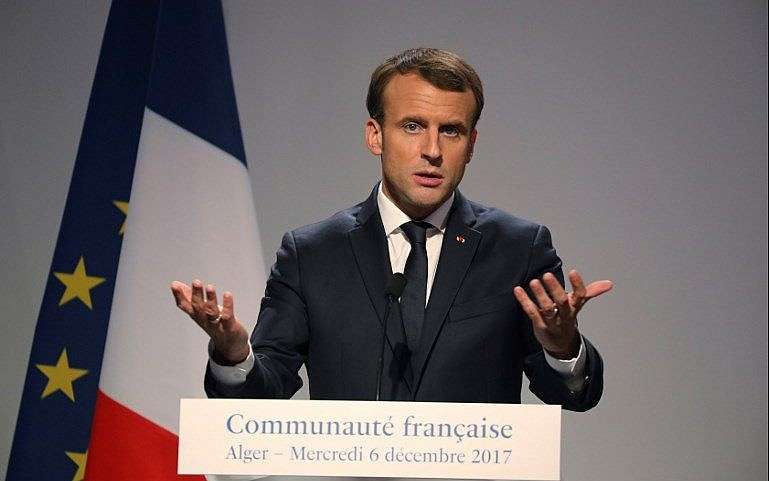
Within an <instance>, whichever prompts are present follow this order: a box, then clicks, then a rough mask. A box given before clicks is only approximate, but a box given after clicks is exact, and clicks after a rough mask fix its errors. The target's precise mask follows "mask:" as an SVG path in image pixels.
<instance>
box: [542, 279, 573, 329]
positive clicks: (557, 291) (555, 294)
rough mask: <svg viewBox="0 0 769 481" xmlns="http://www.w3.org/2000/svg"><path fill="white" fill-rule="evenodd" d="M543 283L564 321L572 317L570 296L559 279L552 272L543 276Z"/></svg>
mask: <svg viewBox="0 0 769 481" xmlns="http://www.w3.org/2000/svg"><path fill="white" fill-rule="evenodd" d="M542 282H543V283H544V284H545V288H547V292H548V293H549V294H550V297H551V298H552V299H553V301H555V305H556V306H558V312H559V314H560V315H561V318H562V319H565V318H568V317H571V304H569V296H568V294H566V291H565V290H563V286H562V285H561V283H560V282H559V281H558V279H557V278H556V277H555V276H554V275H553V274H552V273H550V272H547V273H545V275H544V276H542Z"/></svg>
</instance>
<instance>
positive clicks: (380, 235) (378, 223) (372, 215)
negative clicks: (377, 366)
mask: <svg viewBox="0 0 769 481" xmlns="http://www.w3.org/2000/svg"><path fill="white" fill-rule="evenodd" d="M376 196H377V188H376V187H375V188H374V190H373V192H372V193H371V195H370V196H369V198H368V199H367V200H366V201H365V202H364V203H363V204H362V206H361V210H360V212H359V213H358V216H357V220H358V225H357V226H356V227H355V228H353V229H352V230H351V231H350V233H349V238H350V245H351V246H352V251H353V254H354V256H355V261H356V262H357V264H358V269H359V270H360V273H361V276H362V278H363V283H364V285H365V286H366V293H367V294H368V297H369V300H370V301H371V305H372V306H373V308H374V310H375V311H376V315H377V319H378V320H379V323H380V324H379V326H380V329H381V325H382V324H381V323H382V322H383V320H384V313H385V312H384V311H385V306H386V304H387V301H386V299H385V288H386V281H387V279H389V278H390V276H391V275H392V268H391V265H390V254H389V251H388V248H387V236H386V235H385V232H384V227H383V226H382V218H381V217H380V215H379V208H378V206H377V200H376ZM387 344H388V346H389V348H390V352H391V353H393V357H398V358H400V359H399V360H397V361H396V364H400V363H404V362H405V363H408V361H409V359H408V358H406V359H402V358H403V348H402V346H405V345H406V334H405V330H404V328H403V321H402V319H401V316H400V315H399V312H398V309H397V306H395V305H393V307H392V309H391V311H390V315H389V320H388V322H387ZM385 369H386V370H387V367H385ZM402 369H403V376H404V378H405V379H406V382H407V387H408V388H409V390H410V386H411V381H412V377H413V376H412V369H411V366H410V363H409V365H407V366H404V367H402Z"/></svg>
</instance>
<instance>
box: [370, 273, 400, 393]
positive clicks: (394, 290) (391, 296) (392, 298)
mask: <svg viewBox="0 0 769 481" xmlns="http://www.w3.org/2000/svg"><path fill="white" fill-rule="evenodd" d="M405 288H406V276H404V275H403V274H402V273H400V272H396V273H395V274H393V275H392V276H390V280H389V281H388V282H387V287H386V288H385V297H386V298H387V305H386V306H385V311H384V319H383V320H382V348H381V350H380V351H379V366H378V367H377V372H376V400H377V401H379V398H380V397H381V395H382V368H383V367H384V351H385V344H386V341H387V319H388V318H389V317H390V308H391V307H392V304H393V302H396V301H397V300H398V298H399V297H400V296H401V294H403V289H405Z"/></svg>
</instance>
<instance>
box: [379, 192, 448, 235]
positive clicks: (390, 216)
mask: <svg viewBox="0 0 769 481" xmlns="http://www.w3.org/2000/svg"><path fill="white" fill-rule="evenodd" d="M376 202H377V205H378V206H379V215H380V217H382V225H383V226H384V230H385V234H387V235H388V236H389V235H390V234H392V233H393V232H395V230H396V229H398V228H399V227H400V226H401V225H403V224H405V223H406V222H409V221H410V220H411V218H410V217H409V216H407V215H406V214H405V213H404V212H403V211H402V210H400V209H399V208H398V206H397V205H395V202H393V201H392V200H390V199H389V198H388V197H387V196H386V195H385V194H384V192H383V191H382V183H381V182H379V186H378V187H377V196H376ZM453 202H454V192H452V193H451V196H450V197H449V198H448V199H446V201H445V202H444V203H443V204H441V205H440V207H438V208H437V209H435V210H434V211H433V212H432V213H431V214H430V215H428V216H427V217H425V218H424V219H422V220H423V221H424V222H428V223H430V224H432V225H434V226H435V227H436V228H437V229H438V230H440V231H441V232H443V231H444V230H446V219H447V218H448V216H449V210H451V205H452V203H453Z"/></svg>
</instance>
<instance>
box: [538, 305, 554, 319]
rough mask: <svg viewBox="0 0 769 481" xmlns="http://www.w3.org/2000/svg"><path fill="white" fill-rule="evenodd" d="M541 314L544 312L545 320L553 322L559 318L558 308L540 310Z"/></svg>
mask: <svg viewBox="0 0 769 481" xmlns="http://www.w3.org/2000/svg"><path fill="white" fill-rule="evenodd" d="M540 312H542V315H543V316H545V319H547V320H548V321H550V320H553V319H555V318H556V317H557V316H558V308H557V307H553V308H552V309H540Z"/></svg>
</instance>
